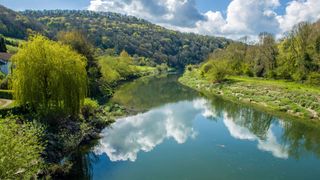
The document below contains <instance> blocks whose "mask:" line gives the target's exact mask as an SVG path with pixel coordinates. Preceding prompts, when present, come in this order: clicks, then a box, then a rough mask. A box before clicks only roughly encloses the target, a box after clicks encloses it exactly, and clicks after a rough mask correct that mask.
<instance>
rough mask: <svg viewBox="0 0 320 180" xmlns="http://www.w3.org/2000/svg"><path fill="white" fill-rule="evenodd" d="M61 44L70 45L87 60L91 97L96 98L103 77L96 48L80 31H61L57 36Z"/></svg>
mask: <svg viewBox="0 0 320 180" xmlns="http://www.w3.org/2000/svg"><path fill="white" fill-rule="evenodd" d="M57 38H58V40H59V41H60V42H62V43H63V44H66V45H70V46H71V47H72V49H74V50H75V51H77V52H78V53H79V54H81V55H83V56H85V57H86V58H87V66H86V70H87V75H88V79H89V85H88V87H89V88H88V90H89V95H90V96H95V95H98V94H100V90H99V86H100V82H99V78H100V77H101V73H100V69H99V66H98V63H97V61H96V59H95V58H94V47H93V45H92V44H91V43H90V41H89V40H88V39H87V37H86V36H85V35H84V33H82V32H80V31H76V30H74V31H66V32H65V31H60V32H59V33H58V35H57Z"/></svg>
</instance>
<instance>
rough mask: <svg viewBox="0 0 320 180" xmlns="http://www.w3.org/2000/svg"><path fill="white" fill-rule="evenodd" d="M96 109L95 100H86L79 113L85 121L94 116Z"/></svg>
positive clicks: (97, 104) (97, 106)
mask: <svg viewBox="0 0 320 180" xmlns="http://www.w3.org/2000/svg"><path fill="white" fill-rule="evenodd" d="M98 108H99V103H98V102H97V101H96V100H93V99H90V98H86V99H85V100H84V104H83V107H82V108H81V113H82V115H83V117H84V118H85V119H88V118H89V117H90V116H92V115H94V113H95V111H96V110H97V109H98Z"/></svg>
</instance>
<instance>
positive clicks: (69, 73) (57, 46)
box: [12, 35, 87, 115]
mask: <svg viewBox="0 0 320 180" xmlns="http://www.w3.org/2000/svg"><path fill="white" fill-rule="evenodd" d="M12 63H13V67H14V69H13V72H12V89H13V91H14V98H15V99H16V101H17V102H18V103H19V104H21V105H29V106H31V107H33V108H35V109H36V110H37V111H40V112H44V113H48V112H50V111H51V112H52V111H55V112H56V111H59V112H62V113H65V114H70V115H76V114H78V113H79V110H80V108H81V105H82V104H83V101H84V98H85V96H86V92H87V73H86V69H85V67H86V58H85V57H83V56H81V55H79V54H78V53H76V52H75V51H73V50H72V49H71V48H70V47H69V46H67V45H63V44H61V43H58V42H54V41H51V40H48V39H47V38H46V37H43V36H40V35H37V36H34V37H32V38H31V39H30V40H29V41H28V42H26V43H24V44H23V45H22V46H21V47H20V49H19V51H18V53H17V54H16V55H14V56H13V57H12Z"/></svg>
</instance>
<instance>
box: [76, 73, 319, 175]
mask: <svg viewBox="0 0 320 180" xmlns="http://www.w3.org/2000/svg"><path fill="white" fill-rule="evenodd" d="M113 101H116V102H118V103H121V104H123V105H125V106H127V107H128V108H131V109H133V110H136V111H139V112H142V113H138V114H137V115H133V116H129V117H126V118H121V119H118V120H117V122H116V123H114V124H113V125H112V127H110V128H106V129H105V130H104V131H103V132H102V136H103V138H102V139H101V140H100V141H99V142H98V143H97V145H96V146H94V147H92V148H90V149H89V150H87V151H85V152H83V151H82V153H79V156H78V157H77V160H78V164H77V165H78V169H81V173H82V174H81V173H78V174H77V176H79V177H77V176H74V177H77V178H80V177H81V178H90V179H99V180H100V179H102V180H103V179H108V180H109V179H111V180H113V179H115V180H126V179H130V180H153V179H155V180H157V179H161V180H162V179H173V180H178V179H179V180H180V179H192V180H193V179H194V180H198V179H244V180H250V179H266V180H270V179H290V180H291V179H320V159H319V158H320V128H319V127H314V126H311V125H306V124H303V123H299V122H297V121H292V120H283V119H278V118H276V117H274V116H272V115H269V114H266V113H263V112H259V111H256V110H253V109H252V108H249V107H246V106H242V105H239V104H234V103H230V102H226V101H224V100H221V99H219V98H212V99H208V98H205V97H201V96H200V95H198V94H197V93H195V92H194V91H192V90H190V89H188V88H186V87H183V86H181V85H179V84H178V83H177V81H176V77H175V76H170V77H168V78H144V79H140V80H137V81H135V82H132V83H130V84H127V85H125V86H123V87H121V88H120V89H119V90H118V91H117V93H116V94H115V96H114V99H113ZM80 174H81V175H80Z"/></svg>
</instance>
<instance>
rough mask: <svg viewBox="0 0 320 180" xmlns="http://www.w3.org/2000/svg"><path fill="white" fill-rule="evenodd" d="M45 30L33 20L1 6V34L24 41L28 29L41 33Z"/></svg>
mask: <svg viewBox="0 0 320 180" xmlns="http://www.w3.org/2000/svg"><path fill="white" fill-rule="evenodd" d="M43 28H44V27H42V25H41V24H40V23H39V22H37V21H36V20H34V19H33V18H29V17H26V16H24V15H22V14H20V13H17V12H15V11H13V10H11V9H8V8H6V7H4V6H1V5H0V34H3V35H5V36H9V37H15V38H19V39H22V38H25V37H26V36H27V32H28V29H30V30H33V31H37V32H40V31H43Z"/></svg>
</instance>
